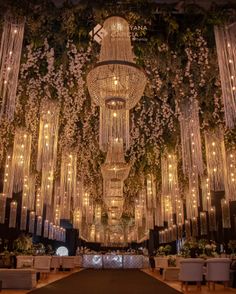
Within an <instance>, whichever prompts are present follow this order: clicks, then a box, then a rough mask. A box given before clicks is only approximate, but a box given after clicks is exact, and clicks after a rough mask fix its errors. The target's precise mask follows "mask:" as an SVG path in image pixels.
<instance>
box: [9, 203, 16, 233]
mask: <svg viewBox="0 0 236 294" xmlns="http://www.w3.org/2000/svg"><path fill="white" fill-rule="evenodd" d="M16 215H17V202H16V201H15V200H13V201H11V204H10V218H9V228H15V227H16Z"/></svg>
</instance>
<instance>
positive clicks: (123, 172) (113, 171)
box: [101, 140, 131, 181]
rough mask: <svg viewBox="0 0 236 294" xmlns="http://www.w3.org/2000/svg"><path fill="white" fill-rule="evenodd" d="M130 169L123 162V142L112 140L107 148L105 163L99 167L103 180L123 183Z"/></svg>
mask: <svg viewBox="0 0 236 294" xmlns="http://www.w3.org/2000/svg"><path fill="white" fill-rule="evenodd" d="M130 167H131V166H130V164H128V163H126V162H125V158H124V150H123V140H113V141H112V142H111V144H110V145H109V146H108V152H107V157H106V161H105V163H104V164H103V165H102V166H101V170H102V176H103V179H104V180H112V179H118V180H120V181H124V180H125V179H127V177H128V175H129V171H130Z"/></svg>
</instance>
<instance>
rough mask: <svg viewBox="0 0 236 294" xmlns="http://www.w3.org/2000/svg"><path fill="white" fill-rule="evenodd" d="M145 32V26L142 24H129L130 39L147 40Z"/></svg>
mask: <svg viewBox="0 0 236 294" xmlns="http://www.w3.org/2000/svg"><path fill="white" fill-rule="evenodd" d="M146 34H147V26H145V25H144V26H143V25H136V26H130V36H131V39H132V41H144V42H146V41H147V38H146Z"/></svg>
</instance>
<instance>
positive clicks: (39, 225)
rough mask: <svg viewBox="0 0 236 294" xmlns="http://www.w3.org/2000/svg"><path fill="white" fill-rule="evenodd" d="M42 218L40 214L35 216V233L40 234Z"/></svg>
mask: <svg viewBox="0 0 236 294" xmlns="http://www.w3.org/2000/svg"><path fill="white" fill-rule="evenodd" d="M42 226H43V218H42V216H41V215H39V216H37V224H36V235H37V236H41V235H42Z"/></svg>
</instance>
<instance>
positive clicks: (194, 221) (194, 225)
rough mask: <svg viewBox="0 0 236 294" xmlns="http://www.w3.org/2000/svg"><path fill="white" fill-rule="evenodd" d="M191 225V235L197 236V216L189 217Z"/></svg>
mask: <svg viewBox="0 0 236 294" xmlns="http://www.w3.org/2000/svg"><path fill="white" fill-rule="evenodd" d="M191 226H192V236H193V237H197V236H198V218H197V217H193V218H192V219H191Z"/></svg>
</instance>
